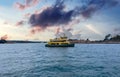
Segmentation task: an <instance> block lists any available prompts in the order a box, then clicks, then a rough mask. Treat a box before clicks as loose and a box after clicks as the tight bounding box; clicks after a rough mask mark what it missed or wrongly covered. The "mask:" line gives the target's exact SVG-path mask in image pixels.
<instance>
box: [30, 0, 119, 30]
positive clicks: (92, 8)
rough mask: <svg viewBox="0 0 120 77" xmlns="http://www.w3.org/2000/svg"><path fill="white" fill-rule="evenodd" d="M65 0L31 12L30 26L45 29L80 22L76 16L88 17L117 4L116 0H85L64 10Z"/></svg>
mask: <svg viewBox="0 0 120 77" xmlns="http://www.w3.org/2000/svg"><path fill="white" fill-rule="evenodd" d="M64 2H65V0H56V3H55V4H54V5H52V6H49V7H47V8H45V9H43V10H42V11H41V12H39V13H37V14H36V13H35V14H32V15H31V17H30V19H29V23H30V25H31V26H32V27H34V26H36V25H37V26H39V27H41V28H42V29H46V28H47V27H51V26H61V25H69V24H70V23H71V22H72V21H78V20H79V21H78V22H77V23H79V22H80V18H78V19H77V20H76V18H77V17H79V16H82V17H83V18H90V17H91V16H92V15H93V14H94V13H95V12H96V11H98V10H100V9H102V8H104V7H108V8H111V7H114V6H116V5H118V3H119V1H117V0H87V1H85V5H83V6H76V7H75V8H74V9H72V10H67V11H66V10H65V9H66V7H67V6H66V5H65V4H64Z"/></svg>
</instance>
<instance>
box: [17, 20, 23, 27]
mask: <svg viewBox="0 0 120 77" xmlns="http://www.w3.org/2000/svg"><path fill="white" fill-rule="evenodd" d="M24 24H25V21H24V20H21V21H18V22H17V23H16V26H22V25H24Z"/></svg>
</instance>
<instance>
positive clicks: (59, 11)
mask: <svg viewBox="0 0 120 77" xmlns="http://www.w3.org/2000/svg"><path fill="white" fill-rule="evenodd" d="M64 8H65V5H64V4H63V1H62V0H57V2H56V4H55V5H53V6H51V7H48V8H46V9H45V10H43V11H42V12H41V13H40V14H33V15H32V16H31V17H30V20H29V22H30V24H31V25H32V26H38V25H40V26H41V27H42V28H46V27H47V26H54V25H60V24H68V23H69V22H70V21H71V20H72V14H73V12H74V10H70V11H64Z"/></svg>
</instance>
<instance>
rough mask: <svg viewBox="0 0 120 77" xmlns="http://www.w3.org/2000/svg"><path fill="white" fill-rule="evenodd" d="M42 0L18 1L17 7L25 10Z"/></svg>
mask: <svg viewBox="0 0 120 77" xmlns="http://www.w3.org/2000/svg"><path fill="white" fill-rule="evenodd" d="M39 1H40V0H25V3H23V4H22V3H20V2H16V3H15V7H16V8H17V9H19V10H25V9H27V8H29V7H33V6H35V5H37V4H38V3H39Z"/></svg>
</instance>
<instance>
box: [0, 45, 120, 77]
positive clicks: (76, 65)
mask: <svg viewBox="0 0 120 77" xmlns="http://www.w3.org/2000/svg"><path fill="white" fill-rule="evenodd" d="M44 45H45V44H41V43H36V44H34V43H29V44H0V77H120V44H76V46H75V47H71V48H46V47H45V46H44Z"/></svg>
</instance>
